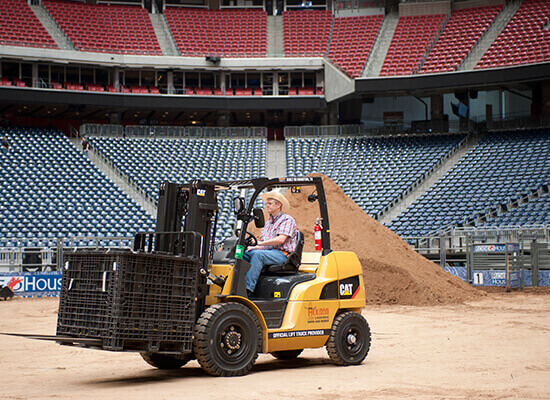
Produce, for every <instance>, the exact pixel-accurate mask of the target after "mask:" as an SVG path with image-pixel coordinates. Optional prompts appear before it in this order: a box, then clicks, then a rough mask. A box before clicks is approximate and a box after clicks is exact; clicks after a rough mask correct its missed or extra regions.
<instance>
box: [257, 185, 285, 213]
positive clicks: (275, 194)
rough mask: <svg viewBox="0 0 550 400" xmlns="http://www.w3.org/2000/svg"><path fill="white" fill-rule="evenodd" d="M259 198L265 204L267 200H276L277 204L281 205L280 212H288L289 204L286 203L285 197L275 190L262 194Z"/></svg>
mask: <svg viewBox="0 0 550 400" xmlns="http://www.w3.org/2000/svg"><path fill="white" fill-rule="evenodd" d="M260 197H261V198H262V200H263V201H265V202H266V203H267V199H273V200H277V201H278V202H279V203H281V210H282V211H284V212H285V213H286V212H288V210H289V209H290V203H289V202H288V200H287V199H286V197H285V196H283V194H282V193H281V192H279V191H277V190H271V191H269V192H265V193H262V195H261V196H260Z"/></svg>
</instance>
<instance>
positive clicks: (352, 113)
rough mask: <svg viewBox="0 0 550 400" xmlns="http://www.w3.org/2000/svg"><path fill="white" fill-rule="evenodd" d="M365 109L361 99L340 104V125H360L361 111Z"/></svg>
mask: <svg viewBox="0 0 550 400" xmlns="http://www.w3.org/2000/svg"><path fill="white" fill-rule="evenodd" d="M362 109H363V101H362V100H361V99H360V98H359V99H349V100H344V101H342V102H340V103H338V123H339V124H341V125H344V124H351V125H354V124H360V123H361V111H362Z"/></svg>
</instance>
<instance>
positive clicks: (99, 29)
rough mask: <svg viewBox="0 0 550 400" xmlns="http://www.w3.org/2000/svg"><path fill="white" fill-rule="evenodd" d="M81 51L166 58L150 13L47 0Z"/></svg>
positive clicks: (56, 18)
mask: <svg viewBox="0 0 550 400" xmlns="http://www.w3.org/2000/svg"><path fill="white" fill-rule="evenodd" d="M44 7H45V8H46V10H47V11H48V12H49V13H50V14H51V15H52V17H53V18H54V19H55V21H56V22H57V24H58V25H59V27H60V28H61V29H62V30H63V31H64V32H65V34H66V35H67V37H68V38H69V40H70V41H71V42H73V43H74V45H75V47H76V49H77V50H81V51H93V52H105V53H121V54H142V55H158V56H160V55H162V51H161V49H160V46H159V43H158V41H157V37H156V35H155V31H154V29H153V25H152V24H151V20H150V19H149V15H148V14H147V11H146V10H145V9H144V8H142V7H139V6H126V5H112V4H85V3H78V2H74V1H58V0H44Z"/></svg>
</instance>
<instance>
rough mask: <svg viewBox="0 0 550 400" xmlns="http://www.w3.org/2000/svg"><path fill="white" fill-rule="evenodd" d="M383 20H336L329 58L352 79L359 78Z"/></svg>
mask: <svg viewBox="0 0 550 400" xmlns="http://www.w3.org/2000/svg"><path fill="white" fill-rule="evenodd" d="M382 20H383V16H382V15H372V16H360V17H342V18H335V19H334V27H333V29H332V39H331V42H330V47H329V51H328V58H330V59H331V60H332V61H334V62H335V63H336V65H338V66H339V67H340V69H342V70H343V71H344V72H345V73H346V74H348V75H349V76H351V77H352V78H357V77H359V76H360V75H361V71H362V70H363V67H364V66H365V62H366V61H367V58H368V56H369V53H370V51H371V48H372V45H373V44H374V40H375V39H376V35H377V33H378V30H379V29H380V25H381V24H382Z"/></svg>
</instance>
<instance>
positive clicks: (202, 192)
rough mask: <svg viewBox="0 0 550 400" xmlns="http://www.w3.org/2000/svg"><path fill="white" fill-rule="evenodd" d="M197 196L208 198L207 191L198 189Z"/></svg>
mask: <svg viewBox="0 0 550 400" xmlns="http://www.w3.org/2000/svg"><path fill="white" fill-rule="evenodd" d="M197 196H201V197H204V196H206V190H205V189H197Z"/></svg>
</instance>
